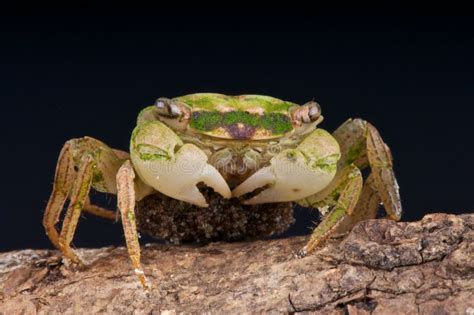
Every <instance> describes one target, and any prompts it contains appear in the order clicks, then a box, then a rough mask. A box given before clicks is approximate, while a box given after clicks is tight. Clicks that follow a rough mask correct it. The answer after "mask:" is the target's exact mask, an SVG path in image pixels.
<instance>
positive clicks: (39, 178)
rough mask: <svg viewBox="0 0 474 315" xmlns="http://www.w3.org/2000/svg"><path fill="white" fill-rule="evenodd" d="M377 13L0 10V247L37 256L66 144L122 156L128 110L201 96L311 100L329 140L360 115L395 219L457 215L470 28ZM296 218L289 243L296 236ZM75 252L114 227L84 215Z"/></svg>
mask: <svg viewBox="0 0 474 315" xmlns="http://www.w3.org/2000/svg"><path fill="white" fill-rule="evenodd" d="M194 9H196V10H194ZM390 12H391V11H389V10H382V11H381V12H364V11H362V12H352V13H353V14H351V12H350V10H347V11H345V12H344V14H338V13H339V12H338V11H329V12H318V11H314V10H313V11H311V10H308V11H306V12H305V11H304V10H300V11H288V12H285V10H280V11H278V12H275V13H273V12H271V13H270V12H267V11H265V10H258V11H252V10H250V9H248V10H247V9H246V10H240V11H234V10H227V13H226V14H225V15H222V13H221V12H215V11H213V10H210V9H209V10H207V9H206V8H205V9H204V10H200V11H198V10H197V8H191V9H189V10H186V11H184V10H180V11H178V10H160V9H159V8H153V9H150V10H148V11H141V10H128V8H126V7H122V8H121V9H120V10H111V8H110V7H107V6H105V7H103V8H98V9H97V8H90V7H87V6H86V7H83V8H63V10H57V9H50V8H46V9H44V8H43V9H42V10H37V9H36V8H35V9H31V10H29V11H28V10H23V11H21V12H18V11H17V12H13V11H12V12H10V13H5V12H3V13H2V19H1V42H0V48H1V50H0V68H1V71H0V82H1V87H0V104H1V107H2V109H1V111H2V116H1V117H2V119H1V128H2V130H1V134H2V143H1V145H2V154H1V162H2V164H1V167H2V171H1V172H0V174H1V175H2V176H1V182H0V183H1V200H0V250H9V249H15V248H29V247H33V248H42V247H49V246H50V244H49V241H48V240H47V238H46V236H45V234H44V231H43V228H42V225H41V218H42V213H43V210H44V207H45V205H46V202H47V199H48V197H49V193H50V191H51V187H52V185H51V184H52V180H53V174H54V168H55V163H56V158H57V155H58V153H59V150H60V149H61V146H62V144H63V143H64V142H65V141H66V140H67V139H70V138H73V137H80V136H84V135H89V136H93V137H96V138H99V139H101V140H103V141H104V142H106V143H107V144H109V145H110V146H112V147H115V148H120V149H125V150H126V149H127V147H128V141H129V136H130V132H131V130H132V129H133V127H134V123H135V119H136V115H137V113H138V112H139V110H140V109H141V108H142V107H144V106H146V105H150V104H152V102H153V101H154V100H155V99H156V98H157V97H159V96H167V97H173V96H178V95H182V94H188V93H193V92H204V91H209V92H220V93H225V94H244V93H252V94H266V95H271V96H275V97H278V98H282V99H287V100H290V101H294V102H299V103H304V102H306V101H308V100H311V99H312V98H315V99H316V100H317V101H318V102H319V103H320V104H321V105H322V107H323V114H324V116H325V118H326V119H325V121H324V123H323V125H322V127H323V128H325V129H327V130H330V131H332V130H334V129H335V128H336V127H337V126H338V125H340V124H341V123H342V122H344V121H345V120H346V119H347V118H349V117H363V118H365V119H367V120H369V121H370V122H372V123H373V124H374V125H375V126H376V127H377V128H378V129H379V131H380V132H381V134H382V136H383V137H384V139H385V140H386V142H387V143H388V144H389V145H390V147H391V149H392V152H393V155H394V159H395V165H396V166H395V170H396V174H397V176H398V179H399V184H400V186H401V195H402V198H403V206H404V210H405V214H404V219H405V220H416V219H419V218H421V217H422V216H423V215H424V214H426V213H429V212H440V211H443V212H450V213H463V212H470V211H471V209H472V205H473V201H472V195H473V184H472V182H473V176H474V171H473V168H472V164H473V161H474V149H473V146H472V143H473V141H472V135H473V132H472V128H473V115H472V106H473V102H474V86H473V83H474V80H473V70H474V68H473V55H474V35H473V34H474V33H473V30H474V29H473V24H472V18H471V17H467V16H439V15H432V16H426V15H425V16H414V15H394V14H390ZM109 199H110V200H109V201H110V202H111V203H112V206H113V199H112V198H109ZM297 215H298V223H297V224H296V225H295V226H294V227H293V228H292V229H291V230H290V231H289V232H288V233H289V234H304V233H308V232H309V229H308V227H309V226H311V216H310V215H309V214H308V213H303V212H298V213H297ZM145 241H147V239H145V240H144V242H145ZM74 243H75V245H76V246H99V245H108V244H123V232H122V228H121V225H120V224H111V223H110V222H106V221H105V220H101V219H98V218H93V217H91V216H84V217H83V218H82V219H81V221H80V223H79V227H78V232H77V236H76V238H75V242H74Z"/></svg>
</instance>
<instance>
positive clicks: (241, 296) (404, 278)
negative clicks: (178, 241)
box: [0, 214, 474, 315]
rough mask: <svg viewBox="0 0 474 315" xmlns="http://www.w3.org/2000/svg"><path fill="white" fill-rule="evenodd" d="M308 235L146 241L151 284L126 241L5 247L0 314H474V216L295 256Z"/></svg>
mask: <svg viewBox="0 0 474 315" xmlns="http://www.w3.org/2000/svg"><path fill="white" fill-rule="evenodd" d="M305 240H306V238H305V237H294V238H288V239H277V240H262V241H253V242H241V243H212V244H210V245H207V246H201V247H198V246H171V245H157V244H155V245H147V246H143V264H144V268H145V271H146V273H147V275H148V278H149V280H151V282H152V283H153V285H154V288H153V289H152V291H151V292H150V293H146V292H145V291H144V290H142V289H141V288H140V287H139V285H138V281H137V279H136V278H135V275H134V273H133V271H132V270H131V268H130V263H129V259H128V256H127V253H126V250H125V248H122V247H121V248H100V249H85V250H80V252H81V254H82V256H83V257H84V258H85V259H86V260H89V261H90V262H91V263H90V265H89V266H88V267H87V268H86V269H85V270H74V269H73V268H71V267H68V266H66V265H65V264H64V263H63V262H62V261H61V258H60V257H59V255H58V252H57V251H53V250H36V251H33V250H22V251H16V252H9V253H3V254H0V313H2V314H18V313H22V314H35V313H43V314H63V313H65V314H72V313H120V314H129V313H134V314H142V313H153V314H159V313H162V314H174V313H181V312H184V313H202V312H210V313H219V314H223V313H245V314H247V313H262V312H273V313H299V312H302V313H311V314H319V313H324V314H369V313H372V314H418V313H420V314H468V315H471V314H474V242H473V240H474V215H472V214H470V215H461V216H454V215H446V214H432V215H428V216H426V217H425V218H424V219H423V220H422V221H419V222H411V223H407V222H400V223H396V222H392V221H388V220H371V221H365V222H361V223H360V224H358V225H357V226H356V227H355V228H354V229H353V230H352V232H351V233H350V234H349V235H348V237H347V238H345V239H344V240H343V241H337V240H331V241H329V242H328V243H327V244H326V245H325V246H324V247H323V248H321V249H320V250H319V251H317V252H316V253H314V254H312V255H310V256H307V257H305V258H296V257H295V252H297V251H298V250H299V249H300V248H301V247H302V246H303V244H304V243H305Z"/></svg>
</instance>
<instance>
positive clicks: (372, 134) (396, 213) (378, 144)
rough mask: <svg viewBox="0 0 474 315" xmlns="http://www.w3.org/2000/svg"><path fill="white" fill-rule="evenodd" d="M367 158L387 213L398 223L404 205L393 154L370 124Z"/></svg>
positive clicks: (368, 125)
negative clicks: (394, 167)
mask: <svg viewBox="0 0 474 315" xmlns="http://www.w3.org/2000/svg"><path fill="white" fill-rule="evenodd" d="M367 156H368V159H369V163H370V168H371V170H372V174H373V178H374V185H375V187H376V188H377V191H378V193H379V195H380V199H382V202H383V204H384V207H385V211H387V214H388V215H389V217H390V218H391V219H392V220H397V221H398V220H400V218H401V216H402V204H401V201H400V194H399V192H398V189H399V188H398V183H397V179H396V178H395V173H394V172H393V168H392V167H393V163H392V154H391V153H390V149H389V148H388V146H387V145H386V144H385V143H384V142H383V140H382V137H380V134H379V132H378V131H377V129H375V127H374V126H372V125H371V124H370V123H367Z"/></svg>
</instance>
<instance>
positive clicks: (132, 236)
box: [117, 161, 149, 289]
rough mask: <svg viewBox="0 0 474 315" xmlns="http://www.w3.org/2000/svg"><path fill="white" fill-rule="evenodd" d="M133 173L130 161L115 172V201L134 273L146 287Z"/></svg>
mask: <svg viewBox="0 0 474 315" xmlns="http://www.w3.org/2000/svg"><path fill="white" fill-rule="evenodd" d="M134 179H135V173H134V171H133V168H132V166H131V165H130V161H126V162H125V163H124V164H123V165H122V167H120V169H119V171H118V173H117V201H118V207H119V209H120V213H121V217H122V225H123V229H124V232H125V241H126V243H127V249H128V254H129V256H130V259H131V261H132V265H133V268H134V270H135V273H136V274H137V276H138V279H139V280H140V283H141V284H142V285H143V287H144V288H146V289H148V288H149V286H148V282H147V279H146V277H145V273H144V272H143V269H142V266H141V263H140V243H139V242H138V233H137V226H136V221H135V184H134Z"/></svg>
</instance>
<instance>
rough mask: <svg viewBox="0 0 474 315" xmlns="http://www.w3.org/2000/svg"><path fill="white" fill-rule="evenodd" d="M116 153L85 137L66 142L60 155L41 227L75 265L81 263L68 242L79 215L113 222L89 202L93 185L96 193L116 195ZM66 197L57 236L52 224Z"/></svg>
mask: <svg viewBox="0 0 474 315" xmlns="http://www.w3.org/2000/svg"><path fill="white" fill-rule="evenodd" d="M116 152H117V151H114V150H112V149H110V148H109V147H107V146H106V145H105V144H103V143H102V142H100V141H98V140H95V139H93V138H89V137H85V138H80V139H73V140H69V141H67V142H66V143H65V145H64V146H63V148H62V150H61V153H60V154H59V158H58V163H57V165H56V173H55V178H54V185H53V191H52V193H51V196H50V199H49V201H48V205H47V206H46V211H45V214H44V218H43V225H44V227H45V230H46V234H47V235H48V237H49V238H50V240H51V242H52V243H53V244H54V246H56V247H57V248H59V249H60V250H61V252H62V253H63V254H64V256H65V257H66V258H69V259H71V260H72V261H73V262H75V263H81V261H80V259H79V258H78V257H77V255H76V254H75V253H74V251H73V250H72V249H71V247H70V243H71V241H72V238H73V236H74V232H75V230H76V226H77V222H78V220H79V217H80V215H81V212H82V211H83V210H84V211H86V212H90V213H93V214H96V215H98V216H101V217H104V218H108V219H115V212H114V211H110V210H107V209H104V208H102V207H99V206H96V205H93V204H91V203H90V200H89V191H90V188H91V186H92V187H94V188H96V189H97V190H99V191H105V192H110V193H115V192H116V187H115V174H116V172H117V170H118V168H119V167H120V165H121V164H122V163H123V160H122V159H121V158H119V157H118V156H117V153H116ZM124 154H126V153H124ZM111 184H113V185H114V186H112V185H111ZM68 198H69V200H70V202H69V205H68V208H67V212H66V216H65V218H64V221H63V224H62V228H61V233H60V234H58V231H57V230H56V227H55V225H56V223H58V221H59V217H60V215H61V211H62V210H63V207H64V204H65V203H66V200H67V199H68Z"/></svg>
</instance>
